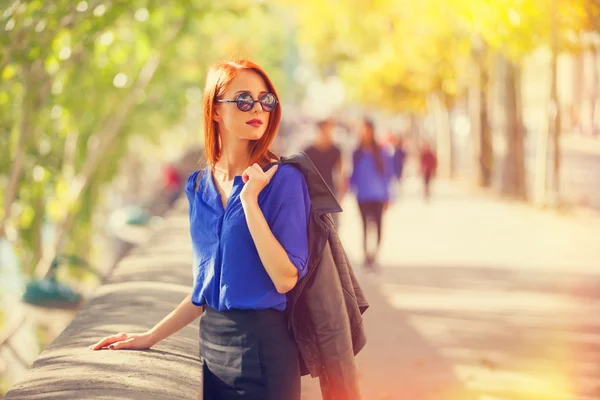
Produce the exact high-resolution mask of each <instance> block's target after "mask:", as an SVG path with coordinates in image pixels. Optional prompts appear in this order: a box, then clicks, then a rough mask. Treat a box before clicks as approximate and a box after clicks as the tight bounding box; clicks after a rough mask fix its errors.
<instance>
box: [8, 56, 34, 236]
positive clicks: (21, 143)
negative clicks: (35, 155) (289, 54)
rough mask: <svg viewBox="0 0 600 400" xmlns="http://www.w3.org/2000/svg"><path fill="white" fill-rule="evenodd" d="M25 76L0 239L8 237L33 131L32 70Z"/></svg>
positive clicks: (26, 70)
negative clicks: (13, 207) (7, 233)
mask: <svg viewBox="0 0 600 400" xmlns="http://www.w3.org/2000/svg"><path fill="white" fill-rule="evenodd" d="M22 74H23V78H24V79H23V104H22V112H21V121H20V124H19V130H18V132H19V133H18V139H17V148H16V150H15V153H14V156H13V157H11V158H12V166H11V169H10V174H9V176H10V177H9V180H8V185H7V187H6V195H5V197H4V216H3V217H2V221H0V238H3V237H5V236H6V225H7V224H8V221H9V220H10V218H11V215H12V205H13V203H14V202H15V200H16V199H17V194H18V190H19V182H20V181H21V174H22V173H23V163H24V161H25V151H26V147H27V141H28V138H29V136H30V135H31V132H32V130H33V124H32V123H31V122H32V113H33V99H32V96H31V90H30V89H31V86H32V85H31V83H32V82H31V79H32V76H31V68H30V67H29V66H24V67H23V68H22Z"/></svg>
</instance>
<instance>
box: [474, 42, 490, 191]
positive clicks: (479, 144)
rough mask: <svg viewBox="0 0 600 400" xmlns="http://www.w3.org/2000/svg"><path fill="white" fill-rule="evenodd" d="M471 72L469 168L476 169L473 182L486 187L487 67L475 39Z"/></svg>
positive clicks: (483, 51) (484, 51)
mask: <svg viewBox="0 0 600 400" xmlns="http://www.w3.org/2000/svg"><path fill="white" fill-rule="evenodd" d="M472 54H473V62H472V74H473V76H475V77H476V78H475V79H470V82H471V83H472V85H471V89H470V96H469V97H470V103H471V104H470V106H469V110H470V116H471V126H472V130H471V132H472V133H471V135H472V145H473V147H472V149H473V150H472V152H473V169H476V171H477V172H476V180H477V184H478V185H479V186H482V187H489V186H491V184H492V171H493V167H494V149H493V142H492V131H491V129H490V121H489V113H488V88H489V81H490V75H489V69H488V66H487V65H488V63H487V58H488V51H487V47H486V45H485V42H483V40H481V39H478V40H477V41H476V42H475V43H473V53H472Z"/></svg>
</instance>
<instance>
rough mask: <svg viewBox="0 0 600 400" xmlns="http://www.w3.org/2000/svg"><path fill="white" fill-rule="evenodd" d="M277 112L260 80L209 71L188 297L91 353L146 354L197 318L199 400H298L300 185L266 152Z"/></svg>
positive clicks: (303, 235)
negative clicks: (138, 330)
mask: <svg viewBox="0 0 600 400" xmlns="http://www.w3.org/2000/svg"><path fill="white" fill-rule="evenodd" d="M280 117H281V107H280V105H279V101H278V98H277V93H276V91H275V88H274V87H273V84H272V83H271V81H270V79H269V77H268V76H267V74H266V73H265V72H264V71H263V70H262V69H261V68H260V67H259V66H257V65H256V64H254V63H252V62H250V61H246V60H238V61H233V62H223V63H218V64H216V65H214V66H212V67H211V68H210V69H209V71H208V75H207V77H206V87H205V91H204V138H205V147H206V158H207V161H208V167H207V168H205V169H204V170H201V171H196V172H194V173H193V174H192V175H191V176H190V177H189V178H188V181H187V185H186V193H187V196H188V200H189V205H190V208H189V213H190V231H191V237H192V245H193V254H194V265H193V270H194V281H193V289H192V292H191V293H190V294H189V295H188V296H187V297H186V298H185V299H184V300H183V301H182V302H181V304H179V306H177V308H176V309H175V310H174V311H173V312H172V313H171V314H169V315H168V316H167V317H165V318H164V319H163V320H162V321H161V322H159V323H158V324H157V325H156V326H154V327H153V328H152V329H150V330H149V331H148V332H146V333H143V334H134V335H129V334H120V335H116V336H111V337H107V338H104V339H103V340H101V341H99V342H98V343H97V344H96V345H94V346H92V348H93V349H101V348H104V347H108V348H110V349H131V348H136V349H145V348H150V347H152V346H153V345H155V344H156V343H158V342H159V341H161V340H163V339H165V338H166V337H168V336H169V335H172V334H173V333H175V332H177V331H178V330H180V329H181V328H183V327H184V326H186V325H187V324H189V323H190V322H192V321H194V320H195V319H196V318H197V317H199V316H202V317H201V323H200V357H201V360H202V362H203V380H204V383H203V387H204V389H203V391H204V398H205V399H209V400H217V399H261V400H264V399H273V400H275V399H277V400H280V399H286V400H290V399H291V400H294V399H300V369H299V361H298V348H297V345H296V343H295V342H294V340H293V338H292V336H291V335H290V333H289V331H288V329H287V325H286V318H285V314H284V312H283V311H284V310H285V307H286V292H288V291H290V290H291V289H292V288H293V287H294V286H295V285H296V283H297V281H298V280H299V279H301V278H302V277H303V276H304V275H305V273H306V270H307V262H308V256H309V254H308V253H309V250H308V233H307V225H308V218H309V212H310V199H309V195H308V188H307V185H306V181H305V179H304V177H303V175H302V173H301V172H300V171H299V170H297V169H296V168H294V167H293V166H291V165H281V166H274V167H273V168H270V169H268V170H267V171H266V172H264V168H265V167H266V166H267V165H269V164H270V163H272V162H274V161H277V160H278V157H277V156H276V155H275V154H273V153H272V152H271V151H270V150H269V146H270V145H271V143H272V141H273V139H274V137H275V135H276V133H277V127H278V125H279V120H280Z"/></svg>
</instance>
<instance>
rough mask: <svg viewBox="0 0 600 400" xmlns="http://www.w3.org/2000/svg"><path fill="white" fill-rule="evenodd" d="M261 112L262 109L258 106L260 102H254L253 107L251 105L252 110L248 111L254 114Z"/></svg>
mask: <svg viewBox="0 0 600 400" xmlns="http://www.w3.org/2000/svg"><path fill="white" fill-rule="evenodd" d="M262 110H263V109H262V105H261V104H260V101H256V102H254V105H253V106H252V108H251V109H250V111H252V112H254V113H255V112H257V111H258V112H261V111H262Z"/></svg>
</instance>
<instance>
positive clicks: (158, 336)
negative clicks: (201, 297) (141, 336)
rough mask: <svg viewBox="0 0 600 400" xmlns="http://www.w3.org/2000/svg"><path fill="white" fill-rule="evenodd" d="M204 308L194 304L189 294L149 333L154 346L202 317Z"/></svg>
mask: <svg viewBox="0 0 600 400" xmlns="http://www.w3.org/2000/svg"><path fill="white" fill-rule="evenodd" d="M203 312H204V307H198V306H196V305H194V304H193V303H192V295H191V294H188V295H187V296H186V297H185V299H183V301H182V302H181V303H179V305H178V306H177V307H176V308H175V309H174V310H173V311H171V313H170V314H169V315H167V316H166V317H164V318H163V319H162V320H161V321H160V322H159V323H158V324H156V325H154V327H153V328H152V329H150V330H149V331H148V333H149V334H150V336H151V338H152V342H153V343H154V344H156V343H158V342H160V341H161V340H163V339H166V338H167V337H169V336H171V335H172V334H174V333H175V332H178V331H179V330H181V329H182V328H184V327H186V326H188V325H189V324H190V323H192V322H193V321H194V320H195V319H196V318H198V317H199V316H201V315H202V313H203Z"/></svg>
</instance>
